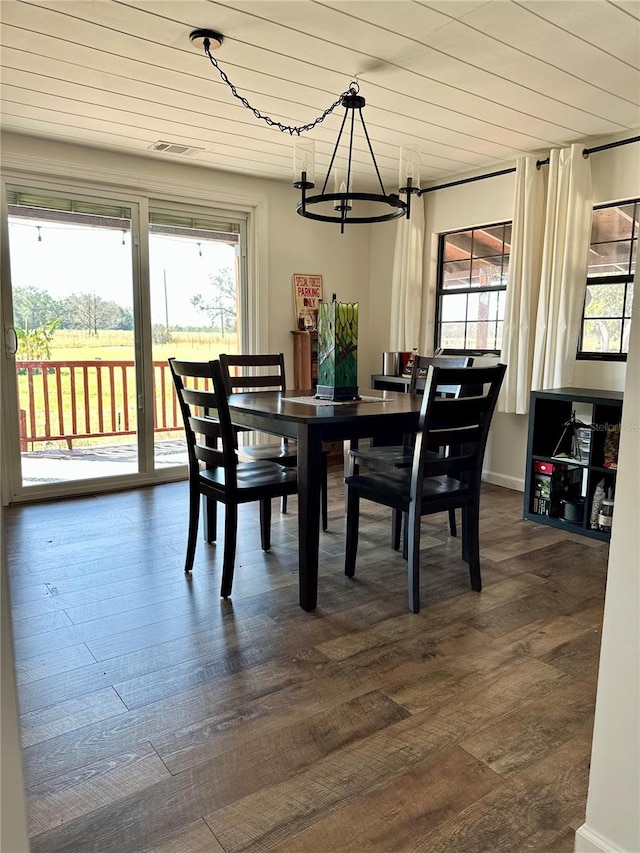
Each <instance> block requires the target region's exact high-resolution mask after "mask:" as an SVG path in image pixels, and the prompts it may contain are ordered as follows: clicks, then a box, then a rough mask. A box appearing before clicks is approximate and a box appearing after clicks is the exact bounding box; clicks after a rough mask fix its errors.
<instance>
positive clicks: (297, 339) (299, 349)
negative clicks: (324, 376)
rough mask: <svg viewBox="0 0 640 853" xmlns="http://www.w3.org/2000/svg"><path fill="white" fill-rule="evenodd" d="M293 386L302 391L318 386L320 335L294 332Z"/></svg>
mask: <svg viewBox="0 0 640 853" xmlns="http://www.w3.org/2000/svg"><path fill="white" fill-rule="evenodd" d="M291 334H292V335H293V385H292V386H291V387H293V388H297V389H300V390H308V389H315V387H316V385H317V384H318V333H317V332H298V331H292V332H291Z"/></svg>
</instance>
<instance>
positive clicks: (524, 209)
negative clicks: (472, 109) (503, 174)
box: [498, 157, 547, 415]
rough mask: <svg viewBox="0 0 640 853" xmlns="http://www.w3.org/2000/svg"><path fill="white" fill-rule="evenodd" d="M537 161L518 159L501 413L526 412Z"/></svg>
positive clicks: (537, 239) (539, 230) (536, 262)
mask: <svg viewBox="0 0 640 853" xmlns="http://www.w3.org/2000/svg"><path fill="white" fill-rule="evenodd" d="M536 162H537V157H520V158H519V159H518V162H517V164H516V189H515V203H514V211H513V224H512V228H511V252H510V258H509V280H508V283H507V301H506V306H505V317H504V328H503V332H502V352H501V353H500V361H501V362H502V363H503V364H506V365H507V372H506V374H505V378H504V382H503V385H502V390H501V392H500V397H499V398H498V411H499V412H515V413H516V414H518V415H526V413H527V412H528V411H529V397H530V395H531V376H532V371H533V348H534V343H535V317H536V314H537V310H538V296H539V293H540V275H541V271H542V246H543V238H544V215H545V197H546V186H547V172H546V169H545V167H541V168H537V167H536Z"/></svg>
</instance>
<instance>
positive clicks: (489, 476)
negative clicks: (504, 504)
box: [482, 471, 524, 492]
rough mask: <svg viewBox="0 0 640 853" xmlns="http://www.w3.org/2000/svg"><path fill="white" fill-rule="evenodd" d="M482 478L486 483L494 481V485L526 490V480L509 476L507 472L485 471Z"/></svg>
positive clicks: (515, 490) (516, 490) (514, 489)
mask: <svg viewBox="0 0 640 853" xmlns="http://www.w3.org/2000/svg"><path fill="white" fill-rule="evenodd" d="M482 479H483V481H484V482H485V483H493V485H494V486H502V487H503V488H505V489H513V491H514V492H524V480H522V479H521V478H520V477H507V475H506V474H497V473H496V472H495V471H483V472H482Z"/></svg>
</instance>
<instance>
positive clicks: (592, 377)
mask: <svg viewBox="0 0 640 853" xmlns="http://www.w3.org/2000/svg"><path fill="white" fill-rule="evenodd" d="M627 135H628V134H627ZM603 142H606V140H589V141H588V142H585V145H586V146H587V147H590V148H591V147H594V146H597V145H600V144H602V143H603ZM639 149H640V145H639V144H635V145H627V146H623V147H620V148H614V149H610V150H608V151H602V152H597V153H595V154H592V155H591V170H592V181H593V192H594V204H602V203H605V202H609V201H619V200H622V199H628V198H638V197H640V157H639V156H638V155H639V153H640V151H639ZM541 156H542V155H541ZM509 165H510V164H504V166H509ZM514 188H515V174H514V173H511V174H508V175H502V176H499V177H496V178H488V179H487V180H485V181H478V182H476V183H471V184H465V185H463V186H459V187H452V188H450V189H445V190H437V191H435V192H431V193H428V194H426V195H425V196H424V199H425V201H426V204H425V230H426V234H425V256H426V259H425V281H426V282H427V283H428V285H429V286H432V287H433V286H434V285H435V280H436V264H437V243H438V234H440V233H442V232H444V231H453V230H457V229H464V228H469V227H472V226H474V225H485V224H489V223H492V222H500V221H506V220H511V219H512V218H513V200H514ZM423 330H424V332H423V338H422V340H421V344H420V345H421V349H423V350H424V351H425V352H429V351H430V350H431V348H432V347H433V332H434V324H433V306H432V305H431V304H430V303H429V302H428V300H426V301H425V305H424V310H423ZM624 377H625V365H624V364H619V363H617V364H616V363H613V362H600V363H598V362H584V361H577V362H576V366H575V374H574V380H573V383H572V384H573V387H575V388H580V387H583V388H601V389H607V390H622V388H623V387H624ZM526 445H527V418H526V417H525V416H523V415H512V414H505V413H502V412H497V413H496V414H495V415H494V421H493V426H492V429H491V435H490V437H489V444H488V447H487V455H486V458H485V476H486V478H487V479H488V480H489V481H490V482H493V483H496V484H497V485H501V486H506V487H508V488H513V489H520V490H523V489H524V471H525V456H526Z"/></svg>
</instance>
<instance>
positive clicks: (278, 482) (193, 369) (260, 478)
mask: <svg viewBox="0 0 640 853" xmlns="http://www.w3.org/2000/svg"><path fill="white" fill-rule="evenodd" d="M169 366H170V368H171V375H172V376H173V381H174V385H175V389H176V395H177V397H178V403H179V405H180V411H181V413H182V419H183V421H184V431H185V436H186V440H187V454H188V461H189V533H188V537H187V557H186V561H185V567H184V570H185V572H190V571H191V570H192V568H193V560H194V556H195V551H196V541H197V536H198V522H199V517H200V497H201V496H202V497H203V498H205V499H207V500H211V501H215V502H217V501H219V502H220V503H222V504H224V505H225V524H224V556H223V563H222V585H221V589H220V594H221V595H222V597H223V598H228V597H229V595H231V587H232V585H233V571H234V565H235V556H236V540H237V529H238V506H239V505H240V504H243V503H249V502H252V501H260V543H261V546H262V550H263V551H268V550H269V549H270V547H271V499H272V498H279V497H282V496H283V495H293V494H295V493H296V492H297V490H298V485H297V477H296V472H295V470H293V469H292V468H287V467H285V466H283V465H278V464H277V463H276V462H271V461H269V460H258V461H253V462H239V460H238V453H237V440H236V435H237V433H236V431H235V429H234V427H233V424H232V423H231V416H230V413H229V405H228V400H227V390H226V385H225V380H224V376H223V372H222V367H221V365H220V362H219V361H178V359H175V358H170V359H169ZM209 411H211V412H214V411H215V416H209V415H208V412H209ZM219 443H220V444H221V447H222V449H218V444H219ZM214 506H215V504H214ZM208 530H209V537H210V538H209V540H208V541H211V542H213V541H215V538H216V525H215V523H212V524H210V525H209V528H208Z"/></svg>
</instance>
